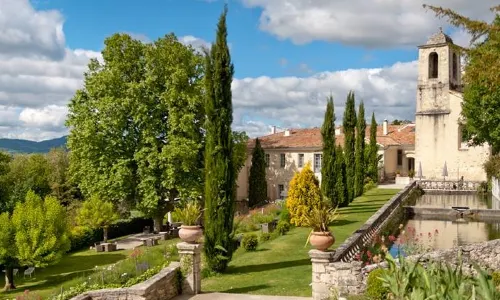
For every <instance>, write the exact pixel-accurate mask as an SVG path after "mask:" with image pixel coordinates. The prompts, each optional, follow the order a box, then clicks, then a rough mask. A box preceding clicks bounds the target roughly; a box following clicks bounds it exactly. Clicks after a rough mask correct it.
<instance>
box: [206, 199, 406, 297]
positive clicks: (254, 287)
mask: <svg viewBox="0 0 500 300" xmlns="http://www.w3.org/2000/svg"><path fill="white" fill-rule="evenodd" d="M398 191H399V190H392V189H390V190H389V189H374V190H371V191H368V192H367V193H366V194H365V195H363V196H361V197H359V198H357V199H356V200H355V201H354V202H353V203H351V205H350V206H349V207H345V208H341V209H339V212H340V214H341V218H340V219H339V220H338V221H337V223H336V224H334V226H332V227H331V230H332V232H333V234H334V236H335V239H336V242H335V244H334V246H333V248H335V247H337V246H339V245H340V244H342V242H343V241H344V240H345V239H346V238H348V237H349V236H350V235H351V234H352V233H353V232H354V231H355V230H357V229H358V228H359V227H360V226H361V225H362V224H364V223H365V222H366V220H368V218H369V217H370V216H371V215H372V214H373V213H375V212H376V211H377V210H378V209H379V208H380V207H381V206H382V205H383V204H384V203H385V202H386V201H387V200H389V199H390V198H391V197H392V196H393V195H394V194H396V193H397V192H398ZM309 231H310V229H309V228H294V229H292V230H290V232H288V233H287V235H285V236H282V237H278V238H276V239H274V240H271V241H268V242H265V243H263V244H262V245H260V246H259V248H258V249H257V251H256V252H245V251H244V250H243V249H242V248H240V249H238V251H237V252H236V253H235V254H234V256H233V260H232V261H231V263H230V264H229V267H228V269H227V271H226V272H225V273H224V274H220V275H217V276H213V277H210V278H206V279H204V280H203V281H202V290H203V291H204V292H215V291H217V292H227V293H245V294H260V295H283V296H307V297H310V296H311V287H310V286H309V284H310V283H311V271H312V270H311V269H312V267H311V261H310V259H309V255H308V251H309V250H310V249H311V248H310V246H306V247H305V242H306V240H307V236H308V234H309Z"/></svg>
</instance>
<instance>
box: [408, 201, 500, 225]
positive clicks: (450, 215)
mask: <svg viewBox="0 0 500 300" xmlns="http://www.w3.org/2000/svg"><path fill="white" fill-rule="evenodd" d="M495 201H496V200H495ZM405 210H406V212H407V214H408V216H409V217H417V219H420V220H450V221H455V220H457V219H466V220H468V221H477V222H487V223H497V222H498V221H499V220H500V210H499V209H467V210H463V211H457V210H455V209H453V208H442V207H416V206H405Z"/></svg>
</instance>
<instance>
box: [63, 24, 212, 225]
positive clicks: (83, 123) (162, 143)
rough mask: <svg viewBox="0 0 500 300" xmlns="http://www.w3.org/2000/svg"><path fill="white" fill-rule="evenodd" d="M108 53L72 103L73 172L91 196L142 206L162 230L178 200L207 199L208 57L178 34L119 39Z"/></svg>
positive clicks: (107, 48) (110, 44)
mask: <svg viewBox="0 0 500 300" xmlns="http://www.w3.org/2000/svg"><path fill="white" fill-rule="evenodd" d="M102 56H103V62H99V61H98V60H96V59H93V60H91V62H90V63H89V66H88V71H87V72H86V74H85V79H84V87H83V88H82V89H80V90H78V91H77V92H76V94H75V96H74V97H73V99H72V100H71V102H70V104H69V114H68V120H67V125H68V126H69V127H70V135H69V137H68V147H69V149H70V150H71V153H70V160H71V164H70V172H71V175H72V178H73V179H74V180H75V181H76V182H78V183H79V186H80V188H81V190H82V192H83V193H84V194H85V195H87V196H88V195H94V194H95V195H98V196H99V197H101V198H102V199H103V200H105V201H113V202H115V203H120V202H126V203H130V204H131V205H136V206H137V207H138V208H139V209H140V210H141V211H143V212H144V213H145V214H147V215H148V216H151V217H154V219H155V229H157V230H158V229H159V225H160V223H161V221H162V219H163V216H164V215H165V213H166V211H167V209H169V208H170V205H169V203H173V199H174V198H176V197H178V196H180V195H181V196H184V197H189V196H199V195H200V194H201V187H202V177H203V173H202V166H203V164H202V162H203V146H204V144H203V129H202V125H203V122H204V111H203V99H202V93H201V89H202V75H203V65H202V57H201V55H199V53H198V52H196V51H195V50H194V49H193V48H192V47H191V46H185V45H183V44H182V43H180V42H179V41H178V40H177V38H176V37H175V35H173V34H169V35H166V36H164V37H162V38H159V39H158V40H156V41H155V42H153V43H143V42H141V41H139V40H134V39H132V38H131V37H130V36H129V35H126V34H115V35H113V36H111V37H109V38H107V39H106V40H105V47H104V50H103V51H102ZM167 200H169V201H167Z"/></svg>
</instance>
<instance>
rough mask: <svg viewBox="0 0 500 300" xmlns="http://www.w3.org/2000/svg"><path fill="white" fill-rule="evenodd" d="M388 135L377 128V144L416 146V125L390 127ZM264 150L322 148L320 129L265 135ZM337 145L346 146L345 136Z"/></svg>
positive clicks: (337, 138) (262, 139)
mask: <svg viewBox="0 0 500 300" xmlns="http://www.w3.org/2000/svg"><path fill="white" fill-rule="evenodd" d="M387 129H388V133H387V135H384V134H383V127H382V125H379V126H377V143H379V144H381V145H383V146H386V147H387V146H395V145H414V144H415V125H414V124H408V125H389V126H388V128H387ZM369 138H370V126H367V128H366V139H367V140H368V139H369ZM259 140H260V143H261V145H262V147H263V148H264V149H279V148H318V149H320V148H322V138H321V129H320V128H317V127H315V128H305V129H290V135H289V136H285V134H284V132H278V133H274V134H269V135H265V136H262V137H259ZM336 142H337V144H340V145H343V144H344V135H343V133H341V134H340V135H337V136H336ZM254 145H255V139H250V140H249V141H248V147H249V148H253V147H254Z"/></svg>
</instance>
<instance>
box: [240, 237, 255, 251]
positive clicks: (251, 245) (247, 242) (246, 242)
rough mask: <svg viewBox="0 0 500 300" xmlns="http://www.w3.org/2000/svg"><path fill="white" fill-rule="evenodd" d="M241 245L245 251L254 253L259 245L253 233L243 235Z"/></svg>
mask: <svg viewBox="0 0 500 300" xmlns="http://www.w3.org/2000/svg"><path fill="white" fill-rule="evenodd" d="M241 245H242V246H243V248H245V250H247V251H255V250H256V249H257V246H258V245H259V239H258V238H257V235H256V234H255V233H249V234H245V235H244V236H243V239H242V240H241Z"/></svg>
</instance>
